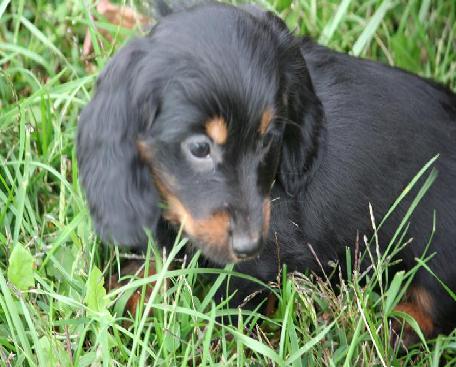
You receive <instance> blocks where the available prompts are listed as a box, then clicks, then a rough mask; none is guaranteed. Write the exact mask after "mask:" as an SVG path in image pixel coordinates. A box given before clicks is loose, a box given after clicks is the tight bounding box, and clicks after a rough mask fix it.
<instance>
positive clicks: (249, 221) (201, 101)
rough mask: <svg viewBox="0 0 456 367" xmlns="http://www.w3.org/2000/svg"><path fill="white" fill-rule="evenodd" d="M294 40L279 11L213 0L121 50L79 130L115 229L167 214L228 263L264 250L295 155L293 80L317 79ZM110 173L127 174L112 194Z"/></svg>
mask: <svg viewBox="0 0 456 367" xmlns="http://www.w3.org/2000/svg"><path fill="white" fill-rule="evenodd" d="M293 40H294V38H293V37H292V36H291V35H290V34H289V32H288V30H286V27H285V26H284V24H283V23H282V22H281V21H280V20H278V19H277V18H276V17H274V16H273V15H270V14H266V13H263V12H260V11H257V10H253V13H252V10H249V11H245V10H241V9H237V8H234V7H231V6H225V5H217V4H215V5H209V6H202V7H197V8H195V9H192V10H189V11H186V12H182V13H178V14H173V15H171V16H169V17H166V18H164V19H163V20H162V21H161V22H160V23H159V24H158V25H157V26H156V27H155V28H154V30H153V31H152V33H151V35H150V36H149V37H148V38H145V39H138V40H135V41H132V42H130V43H129V44H128V45H127V46H126V47H124V49H123V50H121V51H120V52H119V53H118V54H117V55H116V56H115V57H114V59H113V60H112V61H111V62H110V64H109V65H108V66H107V67H106V69H105V71H104V72H103V74H102V75H101V76H100V79H99V82H98V88H97V94H96V95H95V97H94V99H93V100H92V102H91V104H89V106H88V107H87V108H86V109H85V110H84V112H83V114H82V116H81V120H80V127H79V136H78V144H79V145H78V159H79V165H80V169H81V177H82V183H83V185H84V186H85V188H86V193H87V196H88V200H89V204H90V205H91V211H92V215H93V217H94V219H95V224H96V225H97V228H98V232H99V233H101V235H102V236H103V237H104V238H105V239H110V240H116V241H118V242H120V243H137V242H138V241H140V240H141V238H143V237H144V235H143V234H142V235H141V231H140V229H141V230H142V228H140V229H138V228H139V227H140V226H142V227H146V228H152V229H154V225H156V223H157V218H158V217H159V216H162V217H163V218H165V219H166V220H168V221H169V222H171V223H173V224H175V225H176V226H182V228H183V230H184V232H185V233H186V234H187V235H188V236H189V237H190V238H191V241H192V243H193V244H194V245H196V246H197V247H198V248H200V249H201V250H202V252H203V254H204V255H205V256H206V257H208V258H210V259H211V260H213V261H215V262H217V263H219V264H225V263H228V262H236V261H239V260H241V259H246V258H250V257H252V256H255V255H256V254H258V253H259V251H260V249H261V245H262V242H263V240H264V238H265V237H266V236H267V235H268V230H269V221H270V210H271V202H270V191H271V186H272V185H273V183H274V180H275V178H276V174H277V169H278V165H279V160H280V157H281V154H282V155H287V154H288V155H289V154H290V153H287V152H285V153H284V152H283V147H282V139H283V136H284V131H285V129H286V123H287V122H289V120H290V108H291V107H290V105H291V104H293V101H292V98H293V97H292V96H293V95H294V94H296V93H294V92H293V90H292V89H293V88H292V84H293V83H301V82H302V83H306V82H307V80H303V77H305V76H306V74H305V73H304V71H305V64H304V61H303V60H302V58H301V57H300V52H299V48H298V47H296V44H295V43H294V41H293ZM301 72H302V73H301ZM122 108H123V109H122ZM105 114H106V115H107V116H105ZM100 120H101V121H100ZM90 124H92V125H93V126H91V125H90ZM93 130H95V131H96V132H95V134H98V135H97V137H96V138H95V140H97V143H95V141H94V138H93V134H94V132H93ZM105 130H107V131H105ZM295 135H299V131H298V133H297V134H295ZM87 141H89V143H91V144H92V145H91V146H88V143H87ZM110 144H111V145H110ZM104 146H106V148H105V149H103V147H104ZM100 149H101V150H102V151H100ZM90 151H92V154H90ZM94 152H95V156H97V154H98V158H97V159H98V161H99V163H98V165H97V164H96V163H93V160H95V159H96V158H94ZM108 152H109V154H111V155H112V156H113V157H115V159H112V161H109V162H108V159H107V156H108ZM116 160H117V164H116ZM101 162H104V163H105V165H107V164H111V165H112V167H111V171H113V172H114V173H113V172H104V171H103V173H102V174H100V176H99V177H96V178H95V179H94V178H93V176H92V175H90V174H89V171H90V169H89V168H90V167H91V166H96V167H95V168H97V167H98V169H100V167H99V166H100V165H103V163H101ZM142 167H143V168H142ZM106 168H107V169H109V168H110V167H106ZM122 168H124V170H125V168H127V172H124V174H125V175H127V176H126V177H127V178H124V177H121V176H122V173H121V170H122ZM144 172H147V173H144ZM92 174H93V170H92ZM128 175H132V176H133V177H132V178H131V177H130V176H128ZM116 177H117V181H116V180H115V178H116ZM97 180H98V182H97ZM125 180H127V182H124V181H125ZM108 181H112V183H113V184H114V185H118V187H114V188H107V189H106V190H113V191H110V192H109V195H108V193H105V192H101V187H100V186H99V185H100V183H101V184H103V183H106V182H108ZM119 196H120V197H119ZM138 201H139V202H138ZM159 202H162V203H163V205H162V206H159ZM120 203H123V204H120ZM106 208H109V214H108V213H107V212H108V209H106ZM148 208H149V209H148ZM118 211H123V214H122V215H121V214H114V212H118ZM124 220H126V221H128V223H132V222H133V221H135V222H134V223H132V224H127V225H126V224H125V223H124ZM132 227H134V228H132ZM122 228H123V229H122Z"/></svg>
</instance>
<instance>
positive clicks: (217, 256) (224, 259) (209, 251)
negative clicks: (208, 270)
mask: <svg viewBox="0 0 456 367" xmlns="http://www.w3.org/2000/svg"><path fill="white" fill-rule="evenodd" d="M197 250H201V253H202V254H203V256H204V257H205V258H206V259H207V260H209V261H210V262H211V263H214V264H216V265H218V266H225V265H229V264H238V263H241V262H244V261H248V260H252V259H255V258H257V257H258V256H259V254H256V255H254V256H250V257H242V258H241V257H238V256H236V255H235V254H234V253H233V251H232V250H231V248H230V246H228V245H217V246H215V245H210V244H205V243H202V242H199V241H196V240H194V239H191V238H190V252H196V251H197Z"/></svg>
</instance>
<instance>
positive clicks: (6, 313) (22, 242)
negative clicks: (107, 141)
mask: <svg viewBox="0 0 456 367" xmlns="http://www.w3.org/2000/svg"><path fill="white" fill-rule="evenodd" d="M138 3H139V2H130V1H127V4H126V5H128V6H130V7H135V5H137V7H136V9H138V10H139V11H140V12H142V13H144V14H145V12H146V11H147V7H145V6H140V5H141V4H140V3H139V5H138ZM261 5H262V6H264V7H266V8H268V9H271V10H274V11H276V12H277V13H279V14H280V15H281V16H282V17H283V18H284V19H285V20H286V22H287V24H288V25H289V26H290V28H291V29H294V30H295V32H296V33H298V34H310V35H311V36H312V37H314V38H315V39H316V40H318V41H319V42H320V43H322V44H325V45H328V46H330V47H331V48H334V49H337V50H340V51H344V52H348V53H351V54H352V55H356V56H361V57H366V58H370V59H375V60H380V61H381V62H384V63H387V64H390V65H395V66H399V67H402V68H405V69H407V70H410V71H412V72H415V73H418V74H420V75H422V76H425V77H429V78H433V79H435V80H437V81H439V82H441V83H443V84H445V85H448V86H449V87H450V88H452V89H453V90H456V2H455V1H454V0H432V1H430V0H409V1H406V0H397V1H394V0H365V1H364V0H340V1H339V0H318V1H317V0H300V1H298V0H296V1H294V0H293V1H291V0H276V1H272V2H267V0H265V2H262V3H261ZM110 20H111V19H109V17H108V18H106V17H103V16H102V15H100V14H97V11H96V3H95V2H94V1H91V0H72V1H63V0H50V1H48V0H27V1H26V0H12V1H10V0H0V269H1V270H0V305H1V309H0V365H2V366H81V367H82V366H145V365H148V366H155V365H157V366H186V365H197V366H203V365H223V366H265V365H277V366H391V365H393V366H407V365H410V366H411V365H413V366H436V367H437V366H440V365H447V366H456V335H455V333H453V334H452V335H450V336H445V337H444V336H440V337H438V338H437V339H436V340H432V341H424V342H423V343H422V345H421V346H419V347H418V348H415V349H411V350H408V351H404V350H399V349H398V348H397V346H396V347H395V346H394V345H393V344H392V343H391V340H390V339H391V338H390V317H392V316H393V315H394V311H393V309H394V306H395V304H397V303H398V302H399V300H400V297H401V296H402V295H403V294H404V291H405V289H406V285H407V284H408V283H409V282H410V280H411V278H412V276H413V273H414V271H416V269H414V270H412V271H411V272H409V273H398V274H396V275H395V276H394V277H392V276H388V267H389V266H390V265H391V261H392V260H391V259H392V256H393V255H394V253H395V251H397V249H398V248H400V246H402V245H404V244H405V243H406V242H407V241H408V237H407V233H406V230H407V223H408V217H406V218H404V220H403V222H401V223H397V226H398V231H397V236H396V238H394V239H388V238H380V239H378V238H376V237H375V236H374V238H372V239H370V238H363V236H362V235H361V236H360V241H361V242H363V243H364V242H366V243H367V242H368V243H370V244H371V249H372V251H375V249H376V246H378V242H379V241H383V242H384V243H390V242H391V245H392V246H391V251H390V252H389V253H387V254H385V255H384V256H383V257H381V258H380V259H379V260H378V261H375V266H373V267H372V268H371V269H370V271H369V272H367V273H360V272H359V271H358V269H357V268H356V267H353V268H352V267H350V266H349V269H350V271H348V274H343V276H341V277H340V280H339V282H338V283H339V285H338V286H337V287H333V286H331V283H330V282H329V281H328V279H327V277H325V276H323V277H317V276H316V275H314V274H307V273H305V269H303V272H304V274H286V271H284V273H283V274H282V276H281V278H280V279H277V282H276V283H275V284H270V285H268V287H270V288H271V290H272V291H273V292H275V293H276V294H277V297H278V299H279V302H278V308H277V311H276V312H275V314H273V315H272V316H270V317H265V316H262V315H261V314H258V313H256V312H247V311H238V310H231V311H230V310H227V309H226V305H223V304H222V305H216V304H214V302H213V295H214V293H215V291H216V290H217V288H218V287H219V286H220V284H221V282H222V281H223V280H224V279H225V278H226V277H229V276H236V274H233V273H232V271H231V268H230V267H227V268H226V269H224V270H215V269H201V268H198V266H197V265H196V262H197V256H198V255H197V256H196V257H194V258H186V259H184V260H183V261H179V260H178V259H177V260H175V259H174V257H175V256H176V253H177V252H178V250H179V249H181V248H182V247H183V246H185V239H182V238H178V239H176V243H175V246H174V249H173V251H172V252H171V253H169V254H165V255H166V256H163V255H162V254H160V253H159V252H158V251H157V250H156V247H155V246H154V245H153V240H152V239H151V241H150V245H149V246H148V248H147V251H146V253H145V254H144V256H138V255H135V254H131V253H129V252H128V251H126V250H125V249H120V248H117V247H106V246H102V244H101V243H100V241H99V240H98V239H97V237H96V236H95V235H94V232H93V230H92V226H91V221H90V217H89V213H88V210H87V209H86V205H85V200H84V195H83V192H82V191H81V188H80V186H79V183H78V168H77V165H76V157H75V144H74V137H75V132H76V126H77V120H78V114H79V112H80V111H81V109H82V107H83V106H84V105H85V104H86V103H87V102H88V100H89V99H90V96H91V94H92V92H93V87H94V84H95V80H96V76H97V74H98V73H99V71H100V70H101V69H102V68H103V65H104V64H105V63H106V61H107V60H108V59H109V58H110V57H111V56H112V55H113V53H115V52H116V50H117V49H118V48H119V47H120V46H121V45H122V44H123V43H124V42H125V40H126V39H128V38H129V37H132V36H133V35H135V34H136V35H137V34H140V33H141V32H142V31H141V30H138V29H127V28H123V27H119V26H118V25H116V24H114V23H113V22H112V21H110ZM87 30H89V37H91V40H92V42H91V43H92V45H93V47H92V48H93V50H89V52H86V51H87V50H86V49H83V43H84V38H85V36H86V32H87ZM101 30H102V31H101ZM84 50H85V51H84ZM455 144H456V143H455ZM429 172H430V168H429V167H425V168H424V169H423V170H422V171H421V172H420V173H418V175H422V176H423V177H427V179H426V180H425V183H424V186H423V187H422V191H421V192H424V191H426V190H427V189H428V188H429V186H430V185H431V184H432V180H433V179H434V178H435V176H434V175H433V174H432V173H431V174H429ZM417 177H418V176H417ZM412 184H413V182H412ZM407 193H408V191H405V192H404V194H407ZM418 201H419V197H418V198H417V199H416V201H415V202H416V203H417V204H418ZM366 215H369V210H368V208H366ZM380 219H381V218H376V220H377V222H380ZM373 225H374V224H373ZM347 254H349V253H347ZM347 256H349V255H347ZM367 256H369V253H367ZM131 258H140V260H141V261H144V262H145V264H150V262H149V261H148V260H149V259H153V267H150V266H149V265H147V266H145V269H144V271H143V272H144V273H145V276H144V277H136V276H134V275H130V276H123V278H122V279H123V282H122V284H121V285H120V287H117V288H113V289H109V288H108V287H107V284H106V283H107V282H104V280H105V279H108V278H109V277H111V276H112V277H114V278H116V279H117V277H118V274H119V272H120V263H121V262H123V261H124V260H125V259H131ZM347 262H348V263H350V259H347ZM424 262H425V261H424V260H423V261H421V260H418V261H417V267H418V266H423V263H424ZM204 273H219V274H220V275H219V276H218V278H217V281H215V282H212V283H210V284H208V283H204V281H203V280H204ZM328 276H329V274H328ZM332 276H333V277H336V278H338V277H339V273H338V270H337V267H335V271H334V274H333V275H332ZM114 278H113V279H114ZM150 284H152V285H150ZM137 290H138V291H137ZM136 291H137V293H135V294H137V297H138V298H139V299H140V301H141V300H143V301H144V302H138V308H137V310H136V312H135V313H134V315H132V314H131V313H128V312H124V310H125V309H126V308H128V307H127V302H128V299H129V297H130V296H131V295H132V294H133V293H134V292H136ZM230 312H231V313H235V314H239V315H240V316H241V317H239V322H238V323H237V324H235V325H222V324H220V322H219V320H220V319H219V318H217V316H218V315H221V314H223V313H230ZM260 319H263V321H262V322H260V321H259V320H260ZM409 321H411V324H412V326H415V327H416V324H414V323H413V320H409Z"/></svg>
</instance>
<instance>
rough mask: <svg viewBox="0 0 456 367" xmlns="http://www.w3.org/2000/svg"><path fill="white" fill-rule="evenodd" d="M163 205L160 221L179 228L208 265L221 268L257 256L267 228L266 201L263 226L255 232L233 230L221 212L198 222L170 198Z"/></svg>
mask: <svg viewBox="0 0 456 367" xmlns="http://www.w3.org/2000/svg"><path fill="white" fill-rule="evenodd" d="M166 203H167V207H166V209H165V210H164V212H163V217H164V218H165V219H166V220H168V221H169V222H171V223H173V224H175V225H176V226H182V228H183V231H184V233H185V234H186V235H187V236H188V237H189V238H190V239H191V243H192V245H193V246H195V247H196V248H198V249H200V250H201V251H202V253H203V255H204V256H205V257H207V258H208V259H210V260H211V261H213V262H215V263H217V264H219V265H225V264H228V263H238V262H240V261H245V260H248V259H252V258H254V257H256V256H258V255H259V253H260V251H261V248H262V243H263V238H264V236H265V234H266V233H267V231H268V226H269V216H270V214H269V213H270V204H269V200H265V203H264V205H263V221H264V222H267V223H265V224H264V225H263V227H262V228H261V229H260V230H258V231H241V230H236V228H237V227H236V226H235V225H233V220H232V218H231V216H230V214H229V213H228V212H227V211H224V210H220V211H215V212H214V213H212V214H211V215H209V216H207V217H203V218H200V217H195V216H193V215H192V214H191V213H190V211H189V210H188V209H187V208H186V207H185V206H184V204H183V203H182V202H181V201H180V200H179V199H178V198H177V197H176V196H174V195H169V194H168V195H167V197H166ZM260 215H261V214H260ZM252 232H253V233H252Z"/></svg>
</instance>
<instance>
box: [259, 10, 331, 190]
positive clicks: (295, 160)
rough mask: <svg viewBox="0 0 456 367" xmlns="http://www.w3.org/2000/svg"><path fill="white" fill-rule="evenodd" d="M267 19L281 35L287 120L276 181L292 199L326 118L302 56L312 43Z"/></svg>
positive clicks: (315, 151)
mask: <svg viewBox="0 0 456 367" xmlns="http://www.w3.org/2000/svg"><path fill="white" fill-rule="evenodd" d="M267 17H268V19H269V21H270V22H271V23H272V26H273V28H274V29H275V30H276V32H279V33H280V38H279V39H280V47H279V55H280V56H279V58H280V64H281V70H282V80H283V85H284V86H283V95H282V98H283V101H284V104H285V110H286V111H285V115H286V120H287V121H286V127H285V131H284V135H283V141H282V153H281V160H280V164H279V172H278V178H279V180H280V182H281V183H282V185H283V187H284V189H285V190H286V192H287V193H288V194H290V195H293V196H294V195H296V194H297V193H298V192H299V191H301V190H302V189H303V188H304V185H305V183H306V181H307V179H308V178H309V177H310V174H311V171H312V168H313V167H314V166H315V162H316V161H317V159H318V157H319V151H320V143H321V141H322V139H324V129H325V126H324V120H325V116H324V112H323V107H322V105H321V102H320V99H319V98H318V96H317V95H316V93H315V91H314V87H313V84H312V80H311V77H310V75H309V70H308V69H307V65H306V62H305V60H304V57H303V54H302V52H303V51H302V44H303V43H304V42H311V41H310V40H303V39H302V38H297V37H295V36H294V35H292V34H291V33H290V31H289V30H288V28H287V26H286V24H285V23H284V22H283V21H282V20H281V19H280V18H278V17H277V16H275V15H274V14H273V13H270V12H268V13H267Z"/></svg>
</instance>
